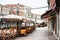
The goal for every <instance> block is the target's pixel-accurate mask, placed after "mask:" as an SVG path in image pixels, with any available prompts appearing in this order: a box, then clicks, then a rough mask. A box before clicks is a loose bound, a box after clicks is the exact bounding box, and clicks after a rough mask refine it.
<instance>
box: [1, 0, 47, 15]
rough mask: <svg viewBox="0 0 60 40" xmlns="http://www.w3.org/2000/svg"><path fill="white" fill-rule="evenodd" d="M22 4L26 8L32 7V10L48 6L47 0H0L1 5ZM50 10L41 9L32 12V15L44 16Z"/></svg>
mask: <svg viewBox="0 0 60 40" xmlns="http://www.w3.org/2000/svg"><path fill="white" fill-rule="evenodd" d="M17 3H19V4H22V5H26V6H30V7H32V8H38V7H44V6H48V4H47V0H0V4H3V5H4V4H17ZM46 10H48V7H47V8H41V9H33V10H31V12H32V13H34V14H40V15H42V14H43V13H45V12H46Z"/></svg>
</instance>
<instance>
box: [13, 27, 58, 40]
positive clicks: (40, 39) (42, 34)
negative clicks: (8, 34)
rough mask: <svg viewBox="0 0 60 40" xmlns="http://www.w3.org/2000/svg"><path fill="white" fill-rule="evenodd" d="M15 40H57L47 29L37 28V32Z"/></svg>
mask: <svg viewBox="0 0 60 40" xmlns="http://www.w3.org/2000/svg"><path fill="white" fill-rule="evenodd" d="M13 40H57V39H56V38H55V37H54V36H53V34H52V33H50V32H49V31H48V28H47V27H43V28H42V27H40V28H36V30H35V31H34V32H33V33H31V34H29V35H27V36H24V37H18V38H15V39H13Z"/></svg>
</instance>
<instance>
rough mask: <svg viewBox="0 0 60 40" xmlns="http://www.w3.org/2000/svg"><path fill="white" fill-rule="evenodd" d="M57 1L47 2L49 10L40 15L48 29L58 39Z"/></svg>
mask: <svg viewBox="0 0 60 40" xmlns="http://www.w3.org/2000/svg"><path fill="white" fill-rule="evenodd" d="M57 3H58V1H57V0H48V5H49V7H48V8H49V9H48V11H46V13H44V14H43V15H42V19H45V20H47V24H48V29H49V30H50V31H51V32H52V33H53V34H54V35H55V37H57V39H59V37H60V26H59V23H60V20H59V19H60V18H59V16H60V15H59V14H60V13H59V8H60V7H59V8H58V6H57V5H58V4H59V3H58V4H57Z"/></svg>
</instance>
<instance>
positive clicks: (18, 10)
mask: <svg viewBox="0 0 60 40" xmlns="http://www.w3.org/2000/svg"><path fill="white" fill-rule="evenodd" d="M18 6H19V3H18V4H17V15H19V7H18Z"/></svg>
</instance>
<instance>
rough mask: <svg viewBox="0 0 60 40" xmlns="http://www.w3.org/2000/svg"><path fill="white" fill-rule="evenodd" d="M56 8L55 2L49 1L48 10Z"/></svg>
mask: <svg viewBox="0 0 60 40" xmlns="http://www.w3.org/2000/svg"><path fill="white" fill-rule="evenodd" d="M55 7H56V2H55V0H50V9H54V8H55Z"/></svg>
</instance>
